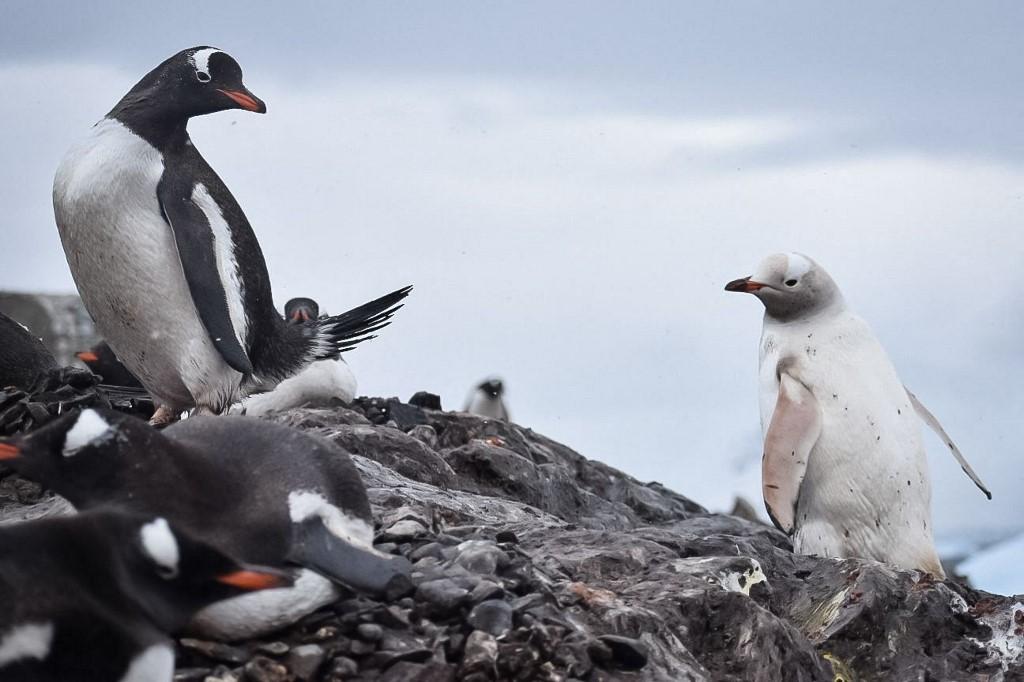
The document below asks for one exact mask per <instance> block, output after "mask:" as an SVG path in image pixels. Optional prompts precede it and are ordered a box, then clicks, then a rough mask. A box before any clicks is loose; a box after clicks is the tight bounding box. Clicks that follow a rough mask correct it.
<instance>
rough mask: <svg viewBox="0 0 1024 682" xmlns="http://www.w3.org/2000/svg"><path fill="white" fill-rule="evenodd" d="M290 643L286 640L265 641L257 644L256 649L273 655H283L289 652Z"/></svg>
mask: <svg viewBox="0 0 1024 682" xmlns="http://www.w3.org/2000/svg"><path fill="white" fill-rule="evenodd" d="M288 649H289V647H288V645H287V644H285V643H284V642H263V643H260V644H257V645H256V651H259V652H261V653H264V654H270V655H271V656H283V655H285V654H286V653H288Z"/></svg>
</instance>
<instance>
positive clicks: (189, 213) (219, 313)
mask: <svg viewBox="0 0 1024 682" xmlns="http://www.w3.org/2000/svg"><path fill="white" fill-rule="evenodd" d="M198 187H199V186H197V185H195V183H194V180H193V178H192V177H191V176H187V175H184V174H178V175H175V174H173V173H170V172H169V168H165V169H164V174H163V176H161V178H160V183H159V184H158V185H157V189H156V193H157V199H158V200H159V202H160V210H161V211H162V212H163V215H164V220H166V221H167V224H168V225H170V226H171V231H172V232H173V233H174V243H175V245H176V246H177V248H178V260H179V261H180V262H181V268H182V270H183V271H184V273H185V281H186V282H187V283H188V289H189V292H190V293H191V294H192V302H193V303H194V304H195V306H196V311H198V313H199V318H200V319H201V320H202V322H203V326H204V327H206V331H207V333H208V334H209V335H210V340H211V341H213V345H214V346H215V347H216V348H217V351H218V352H219V353H220V355H221V357H223V358H224V361H225V362H227V363H228V365H229V366H230V367H231V368H232V369H234V370H235V371H237V372H241V373H242V374H244V375H246V376H249V375H251V374H252V363H251V362H250V361H249V356H248V355H247V354H246V352H245V349H244V348H243V347H242V343H241V341H239V339H238V334H237V333H236V331H235V328H234V325H233V324H232V323H231V312H230V310H229V309H228V298H227V293H226V292H225V290H224V282H223V281H222V280H221V276H220V270H219V269H218V266H217V252H216V245H215V243H214V239H215V238H214V233H213V228H212V226H211V225H210V220H209V218H207V215H206V213H205V212H204V211H203V209H202V208H201V207H200V206H198V205H197V204H196V202H195V201H194V199H193V196H194V192H195V190H196V189H198Z"/></svg>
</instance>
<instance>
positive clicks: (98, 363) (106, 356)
mask: <svg viewBox="0 0 1024 682" xmlns="http://www.w3.org/2000/svg"><path fill="white" fill-rule="evenodd" d="M75 357H76V358H78V359H79V360H81V361H82V362H84V363H85V366H86V367H88V368H89V371H90V372H92V373H93V374H95V375H96V376H98V377H100V378H101V379H102V380H103V383H104V384H107V385H109V386H132V387H134V388H142V384H141V383H139V380H138V378H136V376H135V375H134V374H132V373H131V372H129V371H128V368H127V367H125V366H124V364H122V362H121V361H120V360H118V359H117V356H116V355H114V351H112V350H111V349H110V345H109V344H108V343H107V342H106V341H100V342H99V343H97V344H96V345H95V346H93V347H92V348H90V349H89V350H83V351H79V352H78V353H75Z"/></svg>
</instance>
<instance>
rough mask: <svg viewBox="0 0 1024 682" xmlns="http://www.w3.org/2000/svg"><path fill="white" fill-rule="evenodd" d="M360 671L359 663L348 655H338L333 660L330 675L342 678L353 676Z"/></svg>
mask: <svg viewBox="0 0 1024 682" xmlns="http://www.w3.org/2000/svg"><path fill="white" fill-rule="evenodd" d="M358 672H359V664H358V663H356V662H355V661H353V660H352V659H351V658H349V657H347V656H338V657H337V658H335V659H334V661H332V662H331V671H330V675H333V676H337V677H341V678H342V679H344V678H348V677H352V676H354V675H355V674H356V673H358Z"/></svg>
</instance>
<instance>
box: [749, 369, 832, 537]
mask: <svg viewBox="0 0 1024 682" xmlns="http://www.w3.org/2000/svg"><path fill="white" fill-rule="evenodd" d="M820 435H821V408H820V407H819V406H818V401H817V400H815V398H814V395H813V394H812V393H811V391H810V390H809V389H808V388H807V387H806V386H804V385H803V384H802V383H800V382H799V381H798V380H797V379H795V378H793V377H792V376H791V375H790V374H788V373H787V372H785V371H782V372H780V374H779V397H778V400H777V401H776V403H775V412H774V413H773V414H772V421H771V424H770V425H769V427H768V433H767V434H766V435H765V437H764V456H763V458H762V460H761V490H762V493H763V495H764V506H765V508H766V509H767V510H768V516H769V517H771V520H772V523H774V524H775V525H776V526H777V527H778V529H779V530H781V531H783V532H784V533H787V534H792V532H793V529H794V527H795V525H796V508H797V501H798V500H799V497H800V485H801V484H802V483H803V480H804V474H806V473H807V458H808V457H809V456H810V454H811V448H813V447H814V444H815V443H816V442H817V441H818V436H820Z"/></svg>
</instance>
